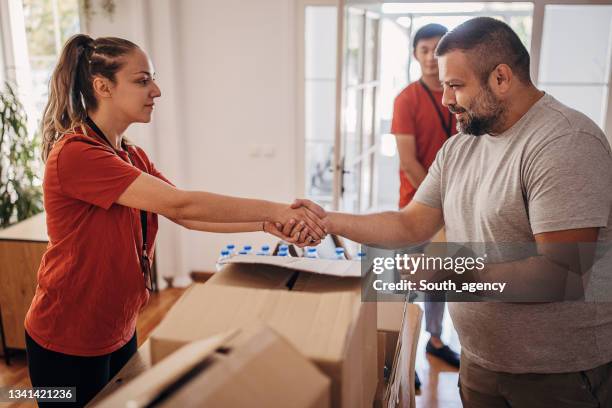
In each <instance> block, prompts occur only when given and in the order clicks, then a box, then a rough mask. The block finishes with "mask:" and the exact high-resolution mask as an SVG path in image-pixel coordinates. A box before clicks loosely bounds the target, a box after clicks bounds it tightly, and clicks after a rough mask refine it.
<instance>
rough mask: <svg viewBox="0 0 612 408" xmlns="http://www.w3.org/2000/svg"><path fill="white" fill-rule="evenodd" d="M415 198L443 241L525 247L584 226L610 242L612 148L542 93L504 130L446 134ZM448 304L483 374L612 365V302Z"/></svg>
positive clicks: (582, 119)
mask: <svg viewBox="0 0 612 408" xmlns="http://www.w3.org/2000/svg"><path fill="white" fill-rule="evenodd" d="M414 200H416V201H418V202H420V203H422V204H425V205H427V206H430V207H434V208H441V209H442V210H443V213H444V223H445V227H446V238H447V241H448V242H486V243H526V242H533V241H534V234H538V233H542V232H550V231H561V230H570V229H577V228H589V227H601V229H600V233H599V240H600V241H610V240H611V239H612V236H611V232H610V227H611V219H612V213H611V208H612V154H611V151H610V145H609V143H608V141H607V140H606V138H605V135H604V134H603V132H602V131H601V130H600V129H599V128H598V127H597V125H595V124H594V123H593V122H592V121H591V120H590V119H588V118H587V117H586V116H585V115H583V114H582V113H580V112H577V111H575V110H573V109H570V108H568V107H567V106H564V105H563V104H561V103H560V102H558V101H557V100H556V99H554V98H553V97H552V96H550V95H544V96H543V97H542V98H540V99H539V100H538V101H537V102H536V103H535V104H534V105H533V106H532V107H531V109H530V110H529V111H528V112H527V113H526V114H525V115H523V117H522V118H521V119H520V120H519V121H518V122H516V123H515V124H514V125H513V126H512V127H511V128H510V129H508V130H507V131H506V132H504V133H502V134H500V135H497V136H490V135H483V136H480V137H475V136H471V135H466V134H458V135H457V136H454V137H452V138H450V139H449V140H448V141H447V142H446V143H445V144H444V146H443V147H442V149H441V150H440V151H439V152H438V155H437V157H436V160H435V162H434V163H433V165H432V166H431V167H430V169H429V173H428V175H427V177H426V178H425V180H424V182H423V183H422V184H421V186H420V187H419V189H418V191H417V192H416V195H415V197H414ZM610 273H612V271H610ZM449 310H450V314H451V316H452V319H453V323H454V325H455V328H456V329H457V332H458V333H459V339H460V341H461V345H462V350H463V352H464V353H465V354H466V356H467V357H468V358H469V359H471V360H472V361H474V362H475V363H476V364H479V365H481V366H483V367H485V368H487V369H489V370H494V371H502V372H509V373H556V372H571V371H581V370H586V369H590V368H593V367H596V366H598V365H601V364H604V363H607V362H610V361H612V340H611V339H612V303H602V302H599V303H596V302H591V303H588V302H557V303H541V304H520V303H493V302H491V303H452V304H449Z"/></svg>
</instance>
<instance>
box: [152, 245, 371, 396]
mask: <svg viewBox="0 0 612 408" xmlns="http://www.w3.org/2000/svg"><path fill="white" fill-rule="evenodd" d="M360 275H361V270H360V265H359V263H358V262H353V261H329V260H317V259H315V260H312V259H304V258H290V257H258V256H249V255H243V256H238V257H233V258H231V259H230V260H228V262H227V265H226V266H225V267H224V269H223V270H222V271H221V272H219V273H217V274H215V276H213V277H212V278H211V279H210V280H209V281H208V282H207V283H206V284H203V285H200V284H195V285H193V286H192V287H191V288H190V289H189V290H188V291H187V292H186V293H185V294H184V295H183V297H182V298H181V299H180V300H179V301H178V302H177V303H176V304H175V305H174V307H173V308H172V309H171V310H170V311H169V312H168V314H167V315H166V318H165V319H164V320H163V321H162V322H161V324H160V325H159V326H158V327H157V328H156V329H155V331H154V332H153V333H152V336H151V349H152V358H153V361H154V362H156V361H160V360H161V359H163V358H164V357H166V356H168V355H169V354H171V353H172V352H174V351H175V350H176V349H177V348H179V347H180V346H181V345H184V344H185V343H187V342H190V341H193V340H197V339H201V338H207V337H209V336H211V335H214V334H217V333H221V332H226V331H228V330H232V329H236V328H241V327H244V326H245V325H247V324H250V323H252V322H254V321H261V322H264V323H265V324H266V325H268V326H270V327H271V328H272V329H274V330H275V331H276V332H278V333H279V334H280V335H281V336H283V337H284V338H285V339H286V340H288V341H289V343H291V344H292V345H293V346H294V347H295V348H296V349H297V350H299V351H300V353H302V354H303V355H304V356H306V357H307V358H308V359H309V360H310V361H312V362H313V363H314V364H316V365H317V367H319V369H320V370H321V371H322V372H323V373H325V374H326V375H327V376H328V377H329V378H330V379H331V395H332V397H331V398H332V400H331V402H332V406H334V407H351V408H353V407H370V406H371V405H372V402H373V400H374V394H375V391H376V385H377V380H378V375H377V371H376V363H377V361H376V359H377V345H376V341H377V337H376V303H362V302H361V280H360Z"/></svg>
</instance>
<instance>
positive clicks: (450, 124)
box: [419, 78, 453, 139]
mask: <svg viewBox="0 0 612 408" xmlns="http://www.w3.org/2000/svg"><path fill="white" fill-rule="evenodd" d="M419 83H420V84H421V86H422V87H423V89H425V92H427V95H429V99H430V100H431V103H432V104H433V106H434V108H435V109H436V112H437V113H438V119H439V120H440V125H441V126H442V129H443V130H444V134H445V135H446V138H447V139H448V138H449V137H451V135H452V131H453V114H452V113H451V112H450V111H449V112H448V124H447V123H446V121H445V120H444V114H442V110H440V106H439V105H438V102H437V101H436V98H434V96H433V93H432V92H431V89H429V87H428V86H427V85H426V84H425V82H424V81H423V79H422V78H421V79H419Z"/></svg>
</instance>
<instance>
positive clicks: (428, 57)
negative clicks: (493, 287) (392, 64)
mask: <svg viewBox="0 0 612 408" xmlns="http://www.w3.org/2000/svg"><path fill="white" fill-rule="evenodd" d="M447 31H448V30H447V29H446V27H444V26H442V25H440V24H427V25H426V26H423V27H421V28H420V29H419V30H418V31H417V32H416V34H415V36H414V39H413V48H414V49H413V53H414V54H413V55H414V58H415V59H416V60H417V61H418V63H419V65H420V66H421V73H422V75H421V78H420V79H419V80H418V81H415V82H413V83H411V84H410V85H408V86H407V87H406V88H404V90H403V91H402V92H400V94H399V95H398V96H397V97H396V98H395V103H394V107H393V120H392V123H391V133H393V134H394V135H395V139H396V141H397V150H398V152H399V159H400V172H399V173H400V198H399V208H400V209H402V208H404V207H406V206H407V205H408V204H409V203H410V201H411V200H412V197H413V196H414V194H415V192H416V190H417V189H418V188H419V186H420V185H421V183H422V182H423V180H424V179H425V176H426V175H427V171H428V170H429V166H431V164H432V163H433V161H434V159H435V157H436V154H437V153H438V150H440V148H441V147H442V145H443V144H444V142H446V140H447V139H448V138H450V137H451V136H452V135H454V134H455V133H456V132H457V130H456V125H457V122H456V119H455V117H454V115H453V114H451V112H450V111H449V110H448V109H447V108H446V107H444V106H443V105H442V85H441V84H440V78H439V76H438V60H437V58H436V57H435V49H436V46H437V45H438V42H439V41H440V38H441V37H442V36H443V35H444V34H446V32H447ZM439 235H443V230H442V231H441V232H440V233H439ZM439 239H440V238H439V237H437V239H436V238H434V241H436V240H439ZM420 249H421V250H422V249H423V248H422V247H420ZM420 252H421V251H420ZM445 305H446V303H445V302H444V298H442V299H440V298H436V297H433V296H431V295H427V294H426V295H425V327H426V330H427V332H428V333H429V334H430V338H429V341H428V342H427V346H426V351H427V353H428V354H430V355H432V356H435V357H438V358H440V359H442V360H443V361H445V362H446V363H448V364H450V365H451V366H453V367H455V368H459V355H458V354H457V353H456V352H454V351H453V350H451V349H450V348H449V347H448V346H447V345H445V344H444V343H443V342H442V340H441V338H440V337H441V335H442V320H443V317H444V308H445ZM416 387H417V389H418V388H419V387H420V381H419V378H418V376H416Z"/></svg>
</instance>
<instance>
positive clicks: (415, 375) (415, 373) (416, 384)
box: [414, 371, 421, 391]
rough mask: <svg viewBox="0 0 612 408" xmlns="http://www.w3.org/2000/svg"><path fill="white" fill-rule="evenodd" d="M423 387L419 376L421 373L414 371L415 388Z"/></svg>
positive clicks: (417, 389)
mask: <svg viewBox="0 0 612 408" xmlns="http://www.w3.org/2000/svg"><path fill="white" fill-rule="evenodd" d="M420 389H421V379H420V378H419V374H418V373H417V372H416V371H415V372H414V390H415V391H419V390H420Z"/></svg>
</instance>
